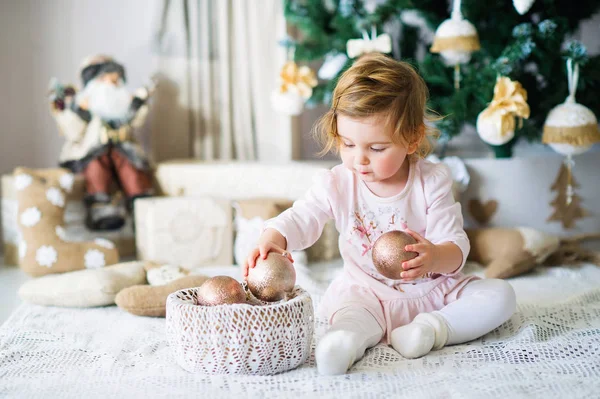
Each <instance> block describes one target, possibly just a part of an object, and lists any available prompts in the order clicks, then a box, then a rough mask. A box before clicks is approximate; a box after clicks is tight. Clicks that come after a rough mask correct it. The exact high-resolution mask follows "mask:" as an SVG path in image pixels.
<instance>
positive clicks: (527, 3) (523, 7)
mask: <svg viewBox="0 0 600 399" xmlns="http://www.w3.org/2000/svg"><path fill="white" fill-rule="evenodd" d="M534 2H535V0H513V5H514V6H515V10H517V12H518V13H519V14H521V15H523V14H525V13H527V11H529V9H530V8H531V6H532V5H533V3H534Z"/></svg>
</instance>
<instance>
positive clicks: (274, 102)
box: [271, 90, 305, 116]
mask: <svg viewBox="0 0 600 399" xmlns="http://www.w3.org/2000/svg"><path fill="white" fill-rule="evenodd" d="M304 101H305V100H304V98H302V96H300V95H299V94H298V93H294V92H291V91H288V92H285V93H281V92H279V91H278V90H274V91H273V92H272V93H271V106H272V107H273V109H274V110H275V111H277V112H280V113H282V114H284V115H291V116H295V115H300V114H301V113H302V111H303V110H304Z"/></svg>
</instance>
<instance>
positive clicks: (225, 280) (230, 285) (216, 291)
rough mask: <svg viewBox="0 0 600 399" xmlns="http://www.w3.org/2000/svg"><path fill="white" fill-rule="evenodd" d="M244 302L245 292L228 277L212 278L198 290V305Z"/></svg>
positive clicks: (235, 281) (234, 280)
mask: <svg viewBox="0 0 600 399" xmlns="http://www.w3.org/2000/svg"><path fill="white" fill-rule="evenodd" d="M245 302H246V291H244V288H243V287H242V285H241V284H240V283H239V282H238V281H237V280H236V279H234V278H231V277H229V276H216V277H212V278H210V279H208V280H206V282H205V283H204V284H202V285H201V286H200V288H199V289H198V305H204V306H215V305H223V304H233V303H245Z"/></svg>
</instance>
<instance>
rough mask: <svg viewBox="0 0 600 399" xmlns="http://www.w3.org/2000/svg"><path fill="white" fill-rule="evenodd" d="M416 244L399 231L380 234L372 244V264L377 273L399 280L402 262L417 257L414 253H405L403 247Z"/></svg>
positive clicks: (410, 237) (409, 236) (408, 236)
mask: <svg viewBox="0 0 600 399" xmlns="http://www.w3.org/2000/svg"><path fill="white" fill-rule="evenodd" d="M416 242H417V241H416V240H415V239H414V238H413V237H412V236H411V235H409V234H407V233H405V232H403V231H399V230H393V231H388V232H387V233H385V234H382V235H381V236H380V237H379V238H378V239H377V240H376V241H375V244H373V252H372V256H373V264H374V265H375V268H376V269H377V271H378V272H379V273H381V274H382V275H383V276H385V277H387V278H391V279H394V280H400V279H401V278H402V277H400V273H402V271H403V269H402V262H405V261H407V260H411V259H414V258H416V257H417V255H419V254H418V253H416V252H409V251H405V250H404V247H405V246H406V245H410V244H416Z"/></svg>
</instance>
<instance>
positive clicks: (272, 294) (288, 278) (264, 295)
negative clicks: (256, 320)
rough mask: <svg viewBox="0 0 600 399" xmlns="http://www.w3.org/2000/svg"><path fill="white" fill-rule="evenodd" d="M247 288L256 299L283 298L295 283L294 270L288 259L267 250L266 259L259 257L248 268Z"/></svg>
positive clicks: (273, 299)
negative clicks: (254, 263)
mask: <svg viewBox="0 0 600 399" xmlns="http://www.w3.org/2000/svg"><path fill="white" fill-rule="evenodd" d="M246 283H247V284H248V289H249V290H250V292H251V293H252V294H253V295H254V296H255V297H257V298H258V299H260V300H262V301H266V302H274V301H280V300H282V299H285V297H286V295H287V294H288V293H290V292H292V290H293V289H294V286H295V285H296V270H295V269H294V265H293V264H292V262H290V260H289V259H288V258H287V257H285V256H283V255H280V254H278V253H275V252H269V254H268V255H267V258H266V259H262V258H261V257H259V258H258V259H256V265H255V266H254V267H251V268H249V269H248V277H247V279H246Z"/></svg>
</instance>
